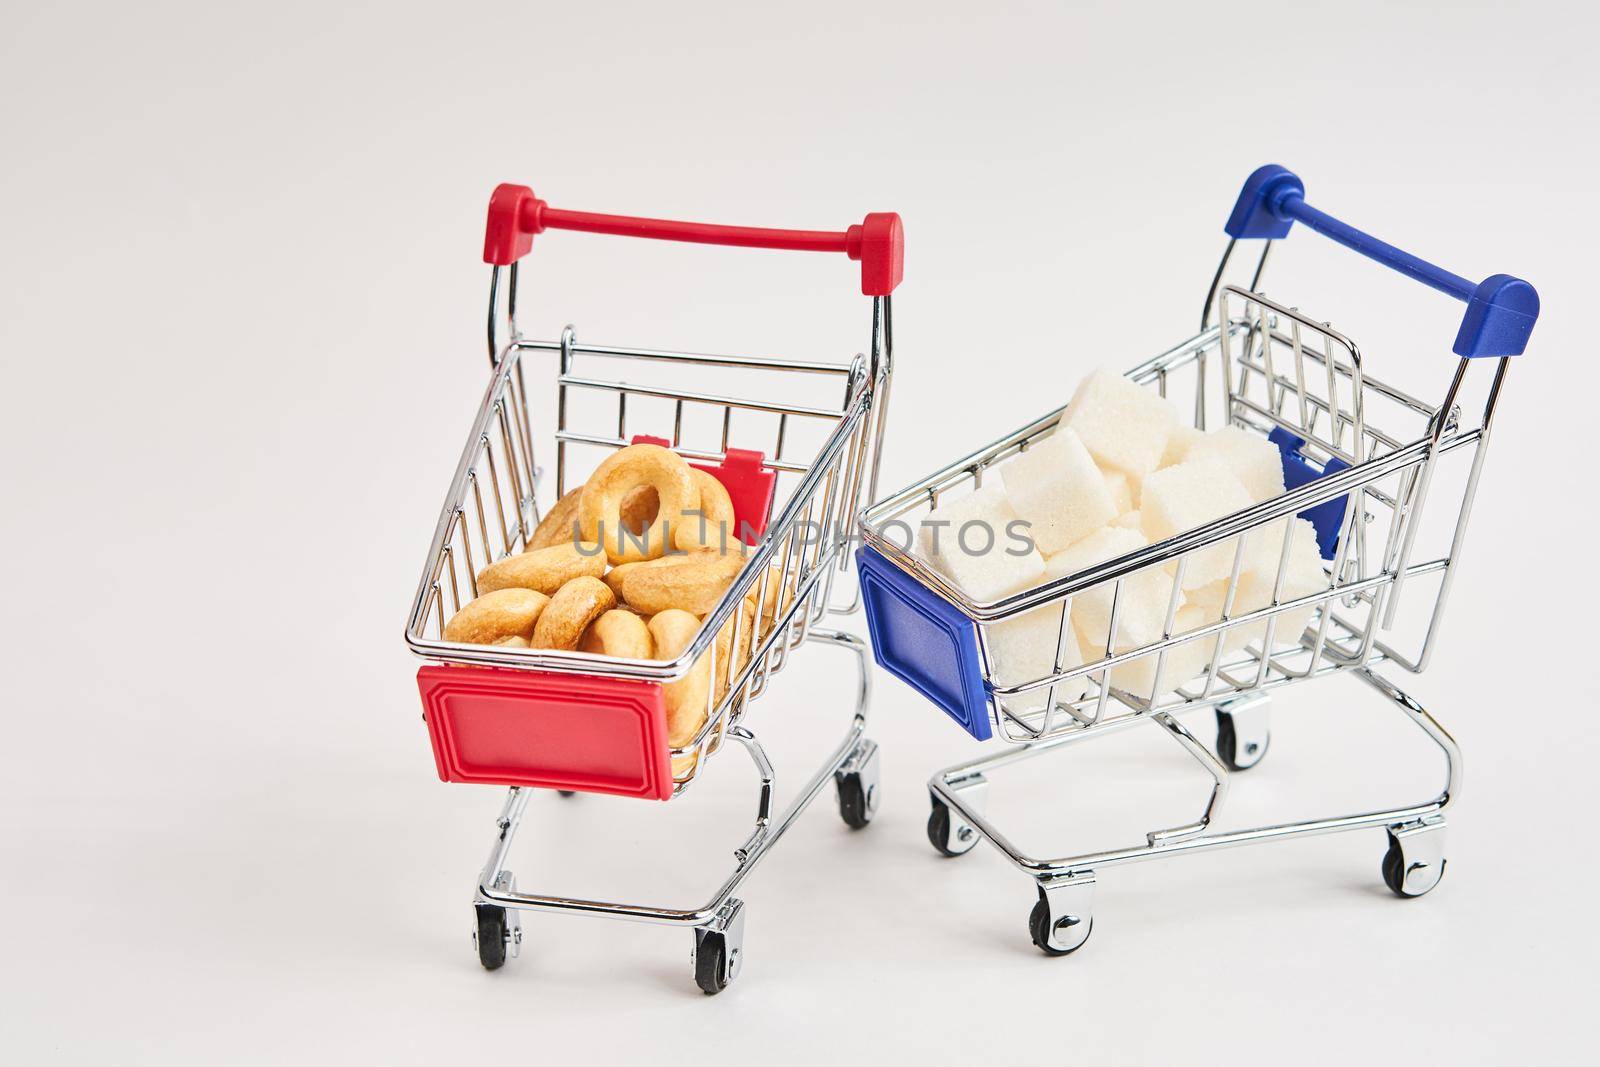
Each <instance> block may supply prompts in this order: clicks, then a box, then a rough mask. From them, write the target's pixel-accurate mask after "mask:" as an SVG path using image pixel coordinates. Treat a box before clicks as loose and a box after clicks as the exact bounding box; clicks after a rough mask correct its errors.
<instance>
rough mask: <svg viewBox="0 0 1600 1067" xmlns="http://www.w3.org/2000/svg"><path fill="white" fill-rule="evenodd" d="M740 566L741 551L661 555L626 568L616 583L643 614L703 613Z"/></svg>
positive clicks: (709, 607) (717, 598)
mask: <svg viewBox="0 0 1600 1067" xmlns="http://www.w3.org/2000/svg"><path fill="white" fill-rule="evenodd" d="M743 567H744V556H743V555H742V554H741V553H738V552H727V553H723V552H718V551H717V550H716V549H711V548H708V549H701V550H699V551H697V552H690V553H687V554H685V555H673V556H663V557H662V558H661V559H659V560H652V561H650V563H649V564H647V565H641V566H638V567H632V568H629V570H628V572H627V573H626V574H624V575H623V576H622V578H621V579H620V580H619V582H618V583H617V584H618V585H620V586H621V588H622V599H623V600H626V601H627V602H628V603H629V604H630V605H631V606H632V607H634V608H636V609H637V610H639V611H640V612H642V613H643V614H646V615H653V614H655V613H656V612H658V611H666V610H667V609H668V608H682V609H683V610H684V611H687V612H691V613H693V614H695V615H704V614H706V613H707V612H709V611H711V609H713V608H715V607H716V606H717V601H718V600H720V599H721V598H722V594H723V592H724V591H725V590H726V589H727V588H728V585H729V583H731V582H732V581H733V579H734V578H735V576H737V575H738V573H739V571H740V570H741V569H742V568H743Z"/></svg>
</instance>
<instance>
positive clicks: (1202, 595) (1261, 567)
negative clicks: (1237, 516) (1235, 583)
mask: <svg viewBox="0 0 1600 1067" xmlns="http://www.w3.org/2000/svg"><path fill="white" fill-rule="evenodd" d="M1284 528H1285V527H1284V523H1283V522H1278V523H1274V524H1272V525H1270V526H1268V527H1266V528H1264V529H1261V530H1252V531H1251V532H1250V533H1249V534H1248V535H1247V537H1246V541H1245V559H1244V561H1243V563H1242V564H1241V573H1240V576H1239V587H1238V589H1237V591H1236V592H1235V593H1234V598H1233V605H1232V608H1231V610H1230V611H1229V612H1228V617H1229V618H1238V617H1239V616H1240V615H1244V614H1248V613H1249V612H1252V611H1260V610H1261V609H1262V608H1265V607H1267V606H1268V605H1269V604H1271V603H1272V590H1273V586H1274V584H1275V583H1276V581H1277V574H1278V561H1279V559H1280V553H1281V552H1282V550H1283V531H1284ZM1289 528H1290V530H1291V533H1290V542H1289V558H1288V561H1287V562H1286V564H1285V566H1284V573H1283V587H1282V592H1281V593H1280V594H1279V597H1278V600H1279V602H1280V603H1281V602H1283V601H1288V600H1297V599H1299V598H1300V597H1303V596H1310V595H1311V594H1313V593H1317V592H1321V591H1323V590H1325V589H1327V588H1328V575H1327V572H1326V571H1325V570H1323V563H1322V552H1321V550H1320V549H1319V548H1318V547H1317V531H1316V527H1314V526H1312V525H1311V523H1310V522H1308V521H1307V520H1305V519H1298V518H1297V519H1295V520H1294V522H1293V525H1292V526H1291V527H1289ZM1227 592H1228V580H1227V579H1226V578H1223V579H1222V580H1220V581H1216V582H1213V583H1211V584H1210V585H1207V586H1205V587H1204V588H1202V589H1197V590H1195V591H1194V592H1193V593H1192V594H1191V598H1192V600H1193V602H1194V603H1195V605H1196V606H1197V607H1200V608H1201V609H1203V610H1204V611H1205V612H1206V619H1207V621H1208V622H1215V621H1217V620H1218V619H1220V618H1221V617H1222V608H1223V606H1224V604H1225V602H1226V598H1227ZM1315 612H1316V608H1315V606H1312V607H1303V608H1296V609H1294V610H1293V611H1286V612H1281V613H1279V614H1278V615H1276V616H1274V618H1276V619H1277V622H1275V623H1274V624H1273V629H1272V643H1273V646H1274V647H1281V646H1283V645H1290V646H1293V645H1296V644H1298V643H1299V641H1300V634H1301V633H1302V632H1303V631H1304V630H1305V628H1306V627H1307V626H1309V625H1310V624H1311V620H1312V618H1313V616H1314V614H1315ZM1266 632H1267V624H1266V621H1265V620H1262V621H1259V622H1254V623H1250V624H1249V625H1247V626H1241V627H1234V628H1233V629H1231V630H1229V631H1227V636H1226V639H1225V643H1226V647H1227V648H1229V649H1230V650H1232V649H1239V648H1243V647H1244V646H1245V645H1247V644H1249V643H1251V642H1257V643H1259V642H1260V641H1261V640H1262V639H1263V638H1265V637H1266Z"/></svg>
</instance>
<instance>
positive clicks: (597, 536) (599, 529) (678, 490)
mask: <svg viewBox="0 0 1600 1067" xmlns="http://www.w3.org/2000/svg"><path fill="white" fill-rule="evenodd" d="M646 485H647V486H650V487H651V488H653V489H654V490H655V491H656V494H657V498H658V501H659V503H658V508H657V513H656V517H655V519H653V520H652V521H651V522H650V524H649V526H648V527H646V528H645V530H644V531H643V533H642V534H640V535H637V536H631V535H629V533H628V531H627V529H626V527H625V526H624V525H623V522H622V502H623V500H624V499H625V498H626V497H627V496H628V494H629V492H630V491H632V490H634V489H636V488H638V487H640V486H646ZM699 504H700V493H699V489H698V488H697V487H696V485H695V481H694V478H693V477H692V476H691V475H690V468H689V464H687V463H685V462H684V460H683V457H682V456H680V455H678V454H677V453H676V452H674V451H672V450H671V449H669V448H662V447H661V446H660V445H629V446H628V447H627V448H621V449H618V450H617V451H615V452H613V453H612V454H611V455H609V456H607V457H606V459H605V462H603V463H601V464H600V466H598V467H596V468H595V472H594V474H592V475H590V477H589V481H588V482H587V483H585V485H584V487H583V494H582V496H580V497H579V498H578V525H579V529H580V530H581V532H582V536H583V539H584V540H585V541H598V542H601V543H602V544H604V545H605V552H606V558H607V559H608V560H610V562H612V563H632V562H636V561H638V560H646V559H657V558H659V557H660V556H661V555H662V554H663V553H665V552H666V551H667V548H668V547H669V541H668V534H667V527H668V523H667V521H666V518H665V517H666V516H668V515H680V514H682V513H683V512H684V511H687V510H691V509H694V508H696V507H698V506H699Z"/></svg>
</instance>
